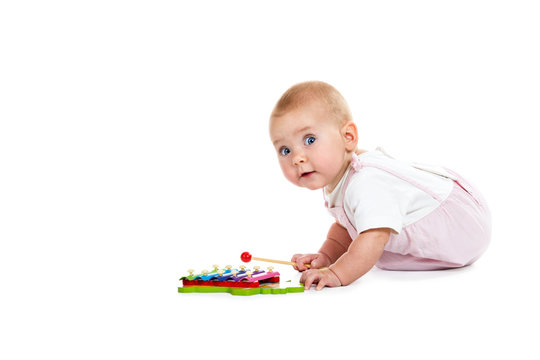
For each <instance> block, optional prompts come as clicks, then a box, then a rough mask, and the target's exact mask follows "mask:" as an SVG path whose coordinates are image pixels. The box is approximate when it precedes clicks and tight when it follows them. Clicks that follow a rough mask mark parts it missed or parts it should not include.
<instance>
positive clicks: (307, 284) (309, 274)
mask: <svg viewBox="0 0 540 360" xmlns="http://www.w3.org/2000/svg"><path fill="white" fill-rule="evenodd" d="M319 279H320V276H319V274H318V271H317V270H308V271H306V272H304V273H303V274H302V277H301V278H300V283H303V284H304V289H305V290H309V289H310V288H311V285H313V284H314V283H315V284H316V283H317V282H318V281H319Z"/></svg>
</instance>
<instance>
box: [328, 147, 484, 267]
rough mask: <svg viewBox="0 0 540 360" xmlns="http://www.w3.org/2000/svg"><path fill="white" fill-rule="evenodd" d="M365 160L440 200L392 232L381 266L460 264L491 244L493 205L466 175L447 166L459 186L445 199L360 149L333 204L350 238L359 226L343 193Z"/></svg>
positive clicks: (378, 264) (471, 260) (337, 218)
mask: <svg viewBox="0 0 540 360" xmlns="http://www.w3.org/2000/svg"><path fill="white" fill-rule="evenodd" d="M364 166H370V167H375V168H378V169H380V170H383V171H386V172H388V173H390V174H392V175H394V176H397V177H398V178H400V179H402V180H404V181H407V182H409V183H410V184H412V185H414V186H416V187H417V188H419V189H420V190H422V191H424V192H426V193H427V194H429V195H431V196H432V197H433V198H434V199H435V200H437V201H438V202H439V204H440V205H439V206H438V207H437V208H436V209H435V210H433V211H432V212H431V213H429V214H428V215H426V216H424V217H423V218H421V219H420V220H418V221H416V222H414V223H412V224H410V225H407V226H405V227H404V228H402V230H401V232H400V233H399V234H396V233H394V232H392V233H391V235H390V240H389V241H388V243H387V244H386V246H385V248H384V252H383V255H382V256H381V258H380V259H379V261H378V262H377V264H376V266H377V267H379V268H381V269H385V270H438V269H448V268H456V267H462V266H466V265H470V264H472V263H473V262H474V261H476V260H477V259H478V258H479V257H480V255H482V253H483V252H484V251H485V250H486V248H487V246H488V244H489V241H490V237H491V216H490V212H489V209H488V208H487V205H486V203H485V201H484V199H483V197H482V196H481V195H480V193H479V192H477V191H476V189H474V188H473V187H472V186H471V185H470V184H468V183H467V181H465V179H463V178H462V177H461V176H459V175H458V174H456V173H454V172H452V171H450V170H448V169H446V171H447V172H448V173H449V174H450V175H451V176H452V180H453V181H454V186H453V189H452V191H451V193H450V195H448V197H447V198H446V199H444V200H443V199H441V198H440V196H438V195H437V194H435V193H433V192H432V191H430V189H428V188H426V187H425V186H422V185H421V184H419V183H417V182H415V181H414V180H412V179H408V178H406V177H404V176H403V175H401V174H399V173H397V172H396V171H394V170H391V169H388V168H386V167H383V166H380V165H378V164H369V163H365V162H362V161H360V160H359V159H358V157H357V156H356V155H354V156H353V159H352V162H351V165H350V171H349V174H348V176H347V178H346V179H345V183H344V185H343V188H342V192H341V205H340V206H336V207H332V208H328V210H329V211H330V213H331V214H332V215H333V216H334V218H336V221H337V222H338V223H339V224H340V225H342V226H343V227H345V228H346V229H347V231H348V232H349V235H350V236H351V239H353V240H354V239H355V238H356V237H357V236H358V232H357V231H356V228H355V227H354V225H353V224H352V223H351V221H350V220H349V218H348V217H347V214H346V213H345V209H344V207H343V204H344V196H345V191H346V190H347V186H348V185H349V181H350V179H351V177H352V175H353V174H354V173H355V172H358V171H361V169H362V168H363V167H364ZM437 175H439V176H444V175H442V174H437ZM326 206H327V207H328V205H326Z"/></svg>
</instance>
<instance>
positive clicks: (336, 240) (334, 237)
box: [319, 222, 352, 264]
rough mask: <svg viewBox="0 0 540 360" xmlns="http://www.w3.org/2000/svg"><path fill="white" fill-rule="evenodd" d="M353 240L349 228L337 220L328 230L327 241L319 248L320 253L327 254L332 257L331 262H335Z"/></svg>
mask: <svg viewBox="0 0 540 360" xmlns="http://www.w3.org/2000/svg"><path fill="white" fill-rule="evenodd" d="M351 242H352V239H351V237H350V235H349V232H348V231H347V229H345V228H344V227H343V226H341V225H339V224H338V223H337V222H335V223H333V224H332V226H331V227H330V230H328V235H327V236H326V241H325V242H324V244H323V245H322V246H321V248H320V249H319V253H320V254H323V255H326V256H327V257H328V258H329V259H330V264H333V263H335V262H336V260H337V259H339V258H340V257H341V255H343V254H344V253H345V251H347V249H348V248H349V246H350V245H351Z"/></svg>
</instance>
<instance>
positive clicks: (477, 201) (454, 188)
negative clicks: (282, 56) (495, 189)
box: [270, 82, 491, 290]
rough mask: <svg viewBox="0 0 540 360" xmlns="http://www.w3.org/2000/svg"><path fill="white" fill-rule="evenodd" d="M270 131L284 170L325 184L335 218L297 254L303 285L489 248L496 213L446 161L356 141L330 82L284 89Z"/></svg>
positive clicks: (435, 262)
mask: <svg viewBox="0 0 540 360" xmlns="http://www.w3.org/2000/svg"><path fill="white" fill-rule="evenodd" d="M270 138H271V140H272V143H273V144H274V147H275V149H276V152H277V156H278V160H279V164H280V166H281V169H282V171H283V174H284V175H285V177H286V178H287V179H288V180H289V181H290V182H292V183H293V184H295V185H297V186H301V187H306V188H308V189H311V190H315V189H323V194H324V199H325V206H326V207H327V208H328V210H329V211H330V213H331V214H332V215H333V216H334V218H335V219H336V222H335V223H334V224H333V225H332V226H331V227H330V230H329V232H328V235H327V238H326V241H325V242H324V243H323V244H322V247H321V248H320V250H319V252H318V253H316V254H296V255H294V256H293V257H292V260H291V261H293V262H295V263H296V264H297V265H296V267H295V268H296V269H297V270H299V271H302V272H303V274H302V277H301V279H300V281H301V282H302V283H304V284H305V288H306V289H309V288H310V287H311V285H312V284H317V287H316V289H317V290H321V289H322V288H323V287H324V286H329V287H333V286H341V285H348V284H350V283H352V282H353V281H355V280H356V279H358V278H359V277H361V276H362V275H364V274H365V273H367V272H368V271H369V270H370V269H371V268H372V267H373V266H374V265H376V266H377V267H379V268H381V269H386V270H437V269H449V268H457V267H462V266H466V265H470V264H472V263H473V262H474V261H476V260H477V259H478V258H479V257H480V255H481V254H482V253H483V252H484V251H485V250H486V248H487V246H488V244H489V240H490V235H491V220H490V213H489V210H488V208H487V206H486V203H485V201H484V199H483V198H482V196H481V195H480V193H479V192H478V191H477V190H476V189H475V188H474V187H472V186H471V185H470V184H469V183H468V182H467V181H466V180H465V179H463V178H462V177H461V176H460V175H458V174H456V173H455V172H453V171H450V170H448V169H445V168H437V167H429V166H420V165H413V164H408V163H405V162H401V161H398V160H395V159H393V158H392V157H390V156H389V155H387V154H386V153H385V152H384V151H383V150H382V149H379V148H378V149H376V150H374V151H365V150H359V149H358V148H357V143H358V129H357V127H356V125H355V123H354V122H353V120H352V116H351V113H350V110H349V107H348V105H347V103H346V101H345V99H344V98H343V96H342V95H341V94H340V93H339V92H338V91H337V90H336V89H335V88H333V87H332V86H330V85H328V84H326V83H323V82H305V83H300V84H297V85H294V86H293V87H291V88H290V89H289V90H287V91H286V92H285V93H284V94H283V96H282V97H281V98H280V99H279V101H278V102H277V104H276V106H275V108H274V110H273V111H272V114H271V116H270ZM307 264H309V266H310V268H309V270H308V268H307V266H306V265H307Z"/></svg>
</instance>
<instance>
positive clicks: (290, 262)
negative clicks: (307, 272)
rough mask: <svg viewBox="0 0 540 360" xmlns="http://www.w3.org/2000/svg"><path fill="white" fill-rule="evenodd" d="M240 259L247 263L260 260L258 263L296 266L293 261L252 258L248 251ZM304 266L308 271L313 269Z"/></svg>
mask: <svg viewBox="0 0 540 360" xmlns="http://www.w3.org/2000/svg"><path fill="white" fill-rule="evenodd" d="M240 259H242V261H243V262H246V263H247V262H250V261H251V260H258V261H264V262H271V263H276V264H284V265H292V266H296V263H295V262H292V261H283V260H273V259H265V258H260V257H255V256H251V254H250V253H249V252H247V251H244V252H243V253H242V255H240ZM304 266H305V267H307V268H308V269H309V268H310V267H311V266H310V265H309V264H305V265H304Z"/></svg>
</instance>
